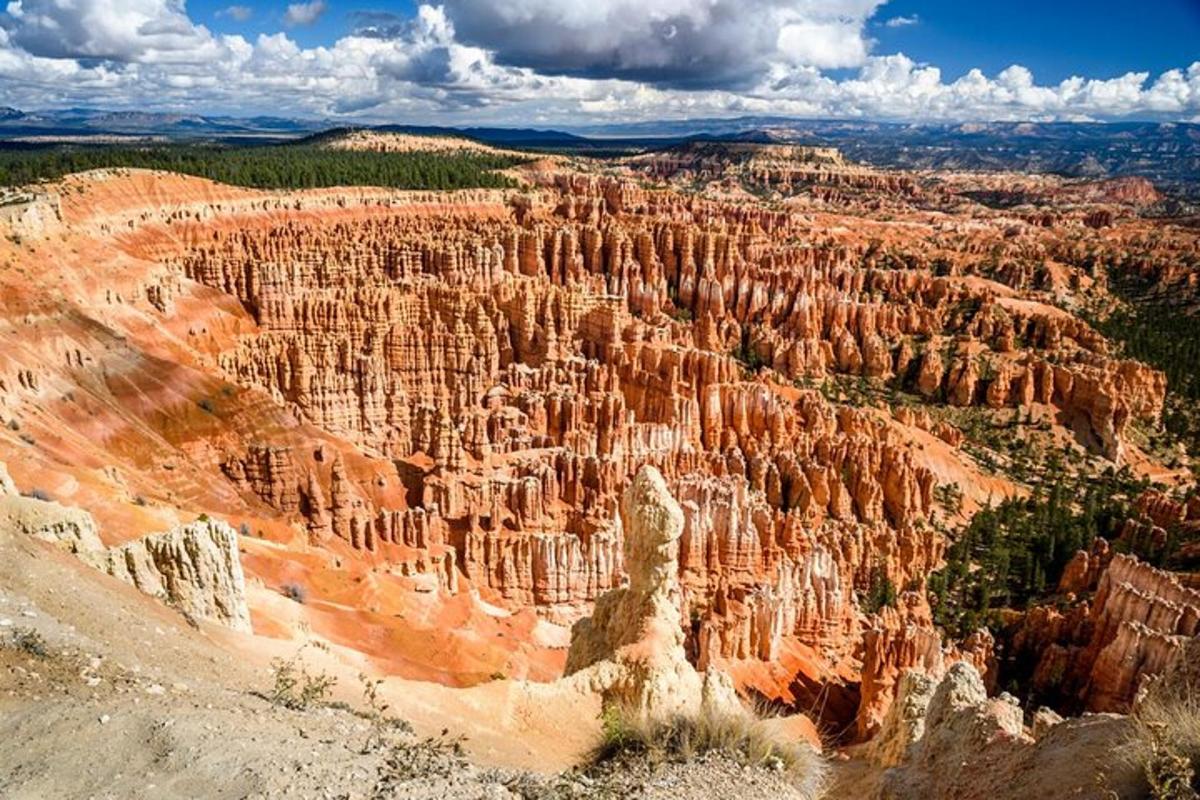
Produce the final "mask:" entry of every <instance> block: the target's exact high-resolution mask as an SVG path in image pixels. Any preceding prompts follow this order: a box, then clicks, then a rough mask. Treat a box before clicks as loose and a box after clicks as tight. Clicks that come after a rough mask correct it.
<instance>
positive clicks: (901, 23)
mask: <svg viewBox="0 0 1200 800" xmlns="http://www.w3.org/2000/svg"><path fill="white" fill-rule="evenodd" d="M920 21H921V18H920V17H919V16H917V15H916V14H911V15H909V16H907V17H892V18H891V19H889V20H887V21H886V22H884V23H883V24H884V26H886V27H888V28H905V27H908V26H909V25H916V24H917V23H918V22H920Z"/></svg>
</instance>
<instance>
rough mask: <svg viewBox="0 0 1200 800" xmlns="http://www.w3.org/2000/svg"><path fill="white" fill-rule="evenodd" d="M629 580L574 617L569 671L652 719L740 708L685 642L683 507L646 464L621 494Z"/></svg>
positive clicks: (729, 687)
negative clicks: (696, 662)
mask: <svg viewBox="0 0 1200 800" xmlns="http://www.w3.org/2000/svg"><path fill="white" fill-rule="evenodd" d="M621 520H622V524H623V527H624V530H625V546H626V553H625V564H626V566H627V568H628V570H629V584H628V585H627V586H623V587H621V588H619V589H613V590H612V591H609V592H607V593H605V594H603V595H601V596H600V599H599V600H597V601H596V605H595V609H594V611H593V612H592V615H591V616H590V617H585V618H583V619H581V620H580V621H579V622H577V623H575V627H574V629H573V630H572V631H571V648H570V650H569V651H568V653H567V666H566V674H567V675H568V676H570V675H575V674H578V677H577V678H576V680H584V681H587V682H588V683H589V684H590V685H591V686H592V688H594V689H595V690H597V691H599V692H601V694H602V695H603V697H604V701H605V703H606V704H614V705H616V706H619V707H624V708H626V709H629V710H631V711H632V712H633V713H636V714H639V715H642V716H645V717H651V718H670V717H674V716H680V715H682V716H696V715H698V714H699V713H700V712H701V711H702V709H705V708H708V709H710V710H712V711H717V712H721V713H739V712H741V706H740V704H739V702H738V700H737V698H736V696H735V695H734V693H733V684H732V682H731V681H730V679H729V676H727V675H724V674H722V673H720V672H718V671H717V670H714V669H711V668H710V669H708V670H707V671H705V672H703V673H701V672H699V671H697V670H696V668H695V667H693V666H692V665H691V664H690V663H689V662H688V660H687V654H686V651H685V650H684V648H683V641H684V634H683V619H682V614H681V606H682V604H683V596H682V590H681V587H680V585H679V540H680V537H681V536H682V534H683V511H682V509H680V507H679V504H678V503H677V502H675V499H674V498H673V497H671V495H670V492H669V491H668V490H667V486H666V482H665V481H664V480H663V477H662V475H661V474H659V472H658V470H656V469H654V468H653V467H644V468H642V470H641V471H640V472H638V475H637V477H636V478H635V479H634V480H633V483H632V484H630V486H629V488H628V489H626V490H625V493H624V495H623V497H622V498H621Z"/></svg>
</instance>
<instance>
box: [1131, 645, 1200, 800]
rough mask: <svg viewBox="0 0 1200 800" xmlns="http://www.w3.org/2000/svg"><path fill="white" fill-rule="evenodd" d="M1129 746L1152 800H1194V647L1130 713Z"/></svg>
mask: <svg viewBox="0 0 1200 800" xmlns="http://www.w3.org/2000/svg"><path fill="white" fill-rule="evenodd" d="M1133 721H1134V735H1133V738H1132V740H1131V741H1130V743H1129V749H1130V751H1131V754H1132V756H1133V758H1134V759H1135V760H1136V762H1137V763H1138V764H1139V765H1140V766H1141V768H1142V770H1143V771H1144V773H1145V775H1146V781H1147V783H1148V784H1149V785H1150V796H1151V798H1153V800H1197V799H1198V798H1200V642H1191V643H1190V644H1189V645H1188V647H1187V649H1186V651H1185V652H1184V654H1183V658H1181V659H1180V660H1179V663H1178V665H1177V666H1176V667H1175V669H1173V670H1171V671H1170V672H1168V673H1167V674H1165V675H1163V676H1161V677H1159V678H1157V679H1156V680H1154V681H1153V682H1151V683H1150V684H1149V685H1148V686H1147V688H1146V690H1145V692H1144V694H1143V695H1142V697H1141V698H1140V699H1139V701H1138V703H1137V707H1136V708H1135V709H1134V712H1133Z"/></svg>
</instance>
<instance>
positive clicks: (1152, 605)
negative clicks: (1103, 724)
mask: <svg viewBox="0 0 1200 800" xmlns="http://www.w3.org/2000/svg"><path fill="white" fill-rule="evenodd" d="M1101 563H1103V564H1104V567H1103V569H1102V571H1099V572H1098V574H1097V566H1098V564H1101ZM1091 575H1097V577H1096V578H1095V579H1094V581H1091V580H1090V576H1091ZM1062 586H1063V587H1065V588H1070V589H1071V590H1073V591H1094V595H1093V596H1092V598H1091V601H1090V603H1083V604H1079V605H1075V606H1073V607H1070V608H1068V609H1067V610H1066V611H1065V612H1060V611H1058V610H1056V609H1051V608H1046V607H1043V608H1037V609H1033V610H1031V611H1030V612H1029V613H1028V614H1027V615H1026V617H1025V619H1024V620H1023V621H1022V623H1021V627H1020V629H1019V630H1018V631H1017V633H1016V635H1015V636H1014V638H1013V650H1014V655H1015V656H1016V657H1017V658H1019V659H1020V658H1024V659H1031V660H1032V661H1033V662H1034V663H1035V664H1036V666H1035V667H1034V669H1033V672H1032V679H1031V680H1032V688H1033V689H1034V691H1036V692H1037V693H1038V694H1039V695H1040V696H1042V697H1044V698H1050V699H1057V700H1058V701H1060V702H1063V701H1065V702H1066V703H1067V704H1068V706H1069V707H1073V708H1081V709H1087V710H1089V711H1115V712H1128V711H1129V710H1130V708H1131V707H1132V705H1133V702H1134V699H1135V697H1136V695H1137V692H1138V689H1139V688H1140V687H1141V685H1142V684H1143V682H1144V681H1145V680H1146V679H1147V678H1148V677H1150V676H1154V675H1160V674H1162V673H1164V672H1165V671H1167V670H1168V669H1169V668H1171V666H1172V665H1173V664H1174V663H1175V662H1176V661H1177V660H1178V659H1179V658H1180V657H1181V656H1182V654H1183V653H1184V650H1185V644H1186V643H1187V641H1189V640H1190V639H1193V638H1194V637H1196V636H1197V635H1200V590H1197V589H1195V588H1192V587H1188V586H1184V585H1183V584H1181V583H1180V581H1179V578H1178V577H1177V576H1175V575H1172V574H1171V573H1169V572H1166V571H1164V570H1159V569H1155V568H1154V567H1151V566H1150V565H1148V564H1145V563H1143V562H1141V561H1139V560H1138V559H1137V558H1136V557H1134V556H1129V555H1125V554H1115V555H1110V554H1109V552H1108V547H1107V545H1100V544H1098V545H1097V547H1096V548H1095V549H1094V550H1093V552H1092V553H1091V554H1088V553H1084V552H1080V553H1079V554H1078V555H1077V556H1076V557H1075V559H1074V560H1073V561H1072V563H1071V565H1069V568H1068V570H1067V571H1066V572H1065V573H1064V575H1063V581H1062Z"/></svg>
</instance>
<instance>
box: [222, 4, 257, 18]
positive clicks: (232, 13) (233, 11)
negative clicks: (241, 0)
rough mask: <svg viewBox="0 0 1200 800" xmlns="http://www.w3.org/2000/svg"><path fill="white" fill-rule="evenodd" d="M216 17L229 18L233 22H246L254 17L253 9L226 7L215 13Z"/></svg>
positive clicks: (248, 7)
mask: <svg viewBox="0 0 1200 800" xmlns="http://www.w3.org/2000/svg"><path fill="white" fill-rule="evenodd" d="M217 16H218V17H229V18H230V19H232V20H234V21H235V22H246V21H247V20H249V19H250V18H251V17H252V16H254V9H253V8H251V7H250V6H228V7H226V8H223V9H221V10H220V11H218V12H217Z"/></svg>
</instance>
